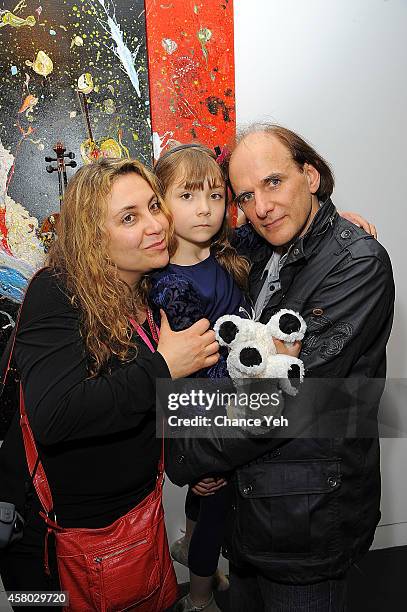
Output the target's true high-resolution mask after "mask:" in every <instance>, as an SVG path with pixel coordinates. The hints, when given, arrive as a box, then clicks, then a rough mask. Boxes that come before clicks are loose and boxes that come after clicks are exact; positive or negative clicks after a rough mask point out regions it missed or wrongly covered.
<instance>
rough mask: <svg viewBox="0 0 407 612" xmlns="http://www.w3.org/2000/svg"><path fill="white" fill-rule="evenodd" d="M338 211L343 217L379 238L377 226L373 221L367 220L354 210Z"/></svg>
mask: <svg viewBox="0 0 407 612" xmlns="http://www.w3.org/2000/svg"><path fill="white" fill-rule="evenodd" d="M338 212H339V214H340V215H341V217H343V218H344V219H347V220H348V221H350V222H351V223H353V224H354V225H357V226H358V227H361V228H362V229H364V230H365V232H367V233H368V234H371V235H372V236H373V238H376V240H377V230H376V226H375V225H373V224H372V223H369V221H367V220H366V219H365V218H364V217H362V216H361V215H358V214H356V213H354V212H344V211H338Z"/></svg>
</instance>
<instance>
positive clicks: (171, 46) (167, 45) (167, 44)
mask: <svg viewBox="0 0 407 612" xmlns="http://www.w3.org/2000/svg"><path fill="white" fill-rule="evenodd" d="M161 44H162V46H163V47H164V50H165V51H166V53H168V55H172V54H173V53H174V51H176V50H177V49H178V45H177V43H176V42H175V40H171V38H163V39H162V42H161Z"/></svg>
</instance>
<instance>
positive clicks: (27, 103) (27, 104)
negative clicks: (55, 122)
mask: <svg viewBox="0 0 407 612" xmlns="http://www.w3.org/2000/svg"><path fill="white" fill-rule="evenodd" d="M37 104H38V98H36V97H35V96H33V95H32V94H29V95H28V96H26V97H25V98H24V101H23V103H22V105H21V106H20V108H19V109H18V112H19V113H24V112H26V111H27V112H28V111H30V110H31V109H32V108H34V106H36V105H37Z"/></svg>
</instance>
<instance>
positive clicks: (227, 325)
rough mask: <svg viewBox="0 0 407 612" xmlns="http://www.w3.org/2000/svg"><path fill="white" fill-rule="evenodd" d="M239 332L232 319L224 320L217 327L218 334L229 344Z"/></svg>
mask: <svg viewBox="0 0 407 612" xmlns="http://www.w3.org/2000/svg"><path fill="white" fill-rule="evenodd" d="M238 333H239V328H238V327H237V325H235V324H234V323H233V321H225V322H224V323H222V325H221V326H220V327H219V331H218V334H219V336H220V337H221V338H222V340H223V341H224V342H227V343H228V344H230V343H231V342H233V340H234V339H235V338H236V336H237V334H238Z"/></svg>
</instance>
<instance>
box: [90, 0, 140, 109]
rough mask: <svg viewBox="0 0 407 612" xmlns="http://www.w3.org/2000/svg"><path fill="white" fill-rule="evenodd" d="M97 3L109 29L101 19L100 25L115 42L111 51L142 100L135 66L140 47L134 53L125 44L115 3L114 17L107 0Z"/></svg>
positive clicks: (100, 0)
mask: <svg viewBox="0 0 407 612" xmlns="http://www.w3.org/2000/svg"><path fill="white" fill-rule="evenodd" d="M97 1H98V2H99V4H100V5H101V7H102V9H103V12H104V13H105V15H106V22H107V27H106V24H105V22H104V21H101V20H100V19H99V23H100V24H101V26H102V27H103V29H104V30H105V31H106V32H108V33H110V36H111V37H112V39H113V42H114V44H113V46H112V47H110V50H111V51H112V52H113V53H114V54H115V56H116V57H117V58H119V60H120V62H121V64H122V67H123V70H124V72H125V73H126V74H127V76H128V77H129V79H130V82H131V84H132V85H133V87H134V89H135V90H136V94H137V95H138V97H139V98H140V97H141V92H140V81H139V77H138V74H137V71H136V69H135V66H134V63H135V61H136V58H137V55H138V52H139V50H140V45H138V46H137V48H136V50H135V51H134V52H133V53H132V52H131V51H130V49H129V48H128V46H127V45H126V44H125V42H124V37H123V32H122V30H121V28H120V25H119V24H118V22H117V20H116V13H115V6H114V3H113V2H111V4H112V6H113V12H112V15H110V13H109V10H108V7H107V6H106V5H107V0H97Z"/></svg>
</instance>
